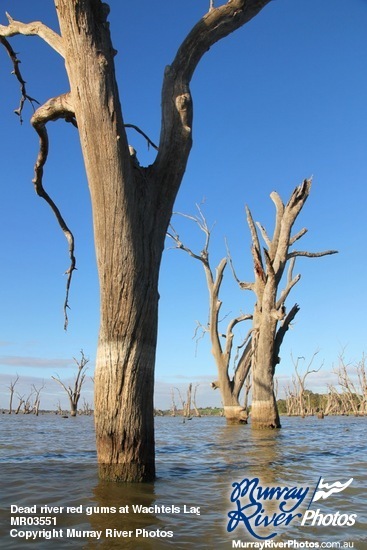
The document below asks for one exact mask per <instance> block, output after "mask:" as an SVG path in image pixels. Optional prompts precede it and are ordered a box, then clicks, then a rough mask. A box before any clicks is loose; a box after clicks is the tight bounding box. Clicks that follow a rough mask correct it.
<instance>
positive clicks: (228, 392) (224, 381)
mask: <svg viewBox="0 0 367 550" xmlns="http://www.w3.org/2000/svg"><path fill="white" fill-rule="evenodd" d="M217 364H218V363H217ZM219 365H220V362H219ZM218 373H219V381H218V382H217V385H218V386H219V389H220V393H221V397H222V403H223V409H224V416H225V418H226V420H227V424H247V418H248V415H247V411H246V409H245V408H244V407H242V406H241V405H240V403H239V400H238V395H236V393H235V392H234V388H233V382H232V381H231V380H230V379H229V377H228V372H227V368H226V366H225V365H224V366H222V368H218Z"/></svg>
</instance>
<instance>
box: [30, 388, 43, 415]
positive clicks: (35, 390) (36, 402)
mask: <svg viewBox="0 0 367 550" xmlns="http://www.w3.org/2000/svg"><path fill="white" fill-rule="evenodd" d="M44 387H45V385H44V384H42V386H41V387H40V388H36V386H35V385H34V384H33V385H32V388H33V393H34V394H35V397H34V402H33V413H34V414H35V415H36V416H38V413H39V408H40V402H41V398H40V394H41V391H42V390H43V388H44Z"/></svg>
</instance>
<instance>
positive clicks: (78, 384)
mask: <svg viewBox="0 0 367 550" xmlns="http://www.w3.org/2000/svg"><path fill="white" fill-rule="evenodd" d="M80 353H81V358H80V361H77V360H76V359H75V358H74V361H75V363H76V364H77V366H78V373H77V375H76V377H75V380H74V386H73V387H71V386H66V385H65V384H64V383H63V382H62V381H61V380H60V377H59V376H57V377H55V376H51V378H52V379H53V380H55V382H57V383H58V384H60V386H61V387H62V388H63V389H64V390H65V391H66V393H67V395H68V398H69V402H70V416H76V415H77V414H78V403H79V399H80V392H81V391H82V386H83V384H84V380H85V376H86V372H85V371H86V367H87V364H88V363H89V359H87V358H86V357H85V355H84V353H83V351H81V352H80Z"/></svg>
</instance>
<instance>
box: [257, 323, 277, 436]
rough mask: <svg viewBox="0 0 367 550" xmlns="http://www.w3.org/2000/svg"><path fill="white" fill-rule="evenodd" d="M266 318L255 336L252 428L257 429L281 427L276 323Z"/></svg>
mask: <svg viewBox="0 0 367 550" xmlns="http://www.w3.org/2000/svg"><path fill="white" fill-rule="evenodd" d="M264 317H265V316H263V317H262V324H261V326H260V328H259V329H257V332H256V333H255V332H254V334H253V339H254V342H253V345H254V359H253V363H252V405H251V426H252V427H253V428H257V429H263V428H280V427H281V425H280V419H279V413H278V407H277V402H276V398H275V395H274V370H275V358H274V340H275V331H276V321H275V320H274V319H271V318H270V316H266V317H267V318H266V317H265V318H264Z"/></svg>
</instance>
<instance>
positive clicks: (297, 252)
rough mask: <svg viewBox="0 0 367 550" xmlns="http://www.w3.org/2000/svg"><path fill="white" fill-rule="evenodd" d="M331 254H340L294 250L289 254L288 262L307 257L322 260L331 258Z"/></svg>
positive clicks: (336, 252)
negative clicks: (323, 257) (292, 259)
mask: <svg viewBox="0 0 367 550" xmlns="http://www.w3.org/2000/svg"><path fill="white" fill-rule="evenodd" d="M331 254H338V251H337V250H325V252H306V251H303V250H293V251H292V252H289V254H287V260H290V259H291V258H296V257H297V256H305V257H306V258H321V257H322V256H330V255H331Z"/></svg>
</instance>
